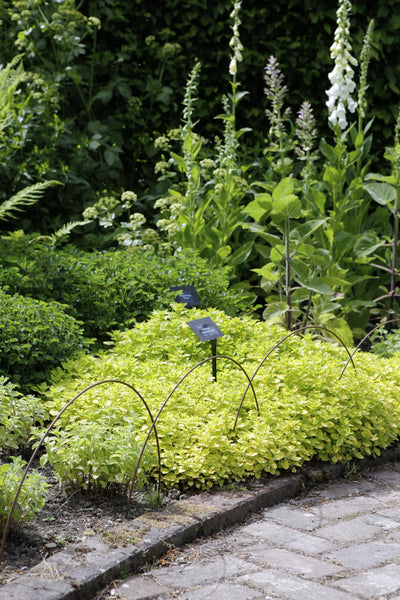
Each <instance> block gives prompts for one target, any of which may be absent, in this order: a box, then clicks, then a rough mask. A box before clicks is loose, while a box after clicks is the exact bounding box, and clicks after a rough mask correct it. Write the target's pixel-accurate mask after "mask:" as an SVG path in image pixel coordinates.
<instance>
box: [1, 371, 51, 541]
mask: <svg viewBox="0 0 400 600" xmlns="http://www.w3.org/2000/svg"><path fill="white" fill-rule="evenodd" d="M42 416H43V409H42V406H41V402H40V400H39V399H38V398H35V397H34V396H23V395H22V394H21V393H20V392H18V391H17V390H16V388H15V386H14V385H13V384H12V383H11V382H9V381H7V379H6V378H5V377H0V454H1V455H3V456H4V459H5V460H6V461H7V462H3V460H2V459H0V531H1V529H2V528H3V526H4V524H5V521H6V519H7V517H8V513H9V511H10V508H11V504H12V502H13V500H14V496H15V493H16V491H17V488H18V485H19V483H20V481H21V479H22V473H23V467H24V465H25V463H24V461H23V460H22V459H21V458H20V457H15V456H11V457H10V456H8V455H9V454H10V452H13V451H18V450H20V449H21V448H23V447H26V446H27V445H28V442H29V438H30V436H31V432H32V428H33V426H34V425H37V423H38V422H41V420H42ZM46 491H47V484H46V482H45V478H44V477H43V476H41V475H40V474H39V473H38V472H37V471H33V472H31V473H30V474H29V475H28V477H27V479H26V482H25V484H24V486H23V488H22V490H21V493H20V495H19V499H18V504H17V506H16V508H15V510H14V512H13V516H12V524H16V523H19V522H20V521H25V522H26V521H29V520H30V519H31V518H32V517H34V516H35V515H36V513H37V512H38V511H39V510H40V509H41V508H42V507H43V504H44V502H45V497H46Z"/></svg>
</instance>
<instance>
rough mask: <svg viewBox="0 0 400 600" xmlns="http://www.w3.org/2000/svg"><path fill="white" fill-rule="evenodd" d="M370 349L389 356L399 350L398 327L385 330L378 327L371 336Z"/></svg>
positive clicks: (399, 330) (375, 352)
mask: <svg viewBox="0 0 400 600" xmlns="http://www.w3.org/2000/svg"><path fill="white" fill-rule="evenodd" d="M371 344H372V346H371V351H372V352H373V353H374V354H378V356H384V357H386V358H389V357H390V356H394V355H395V354H396V353H399V352H400V329H396V330H393V331H385V330H383V329H378V330H377V331H376V332H375V333H373V334H372V336H371Z"/></svg>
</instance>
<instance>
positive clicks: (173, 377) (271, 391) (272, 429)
mask: <svg viewBox="0 0 400 600" xmlns="http://www.w3.org/2000/svg"><path fill="white" fill-rule="evenodd" d="M204 316H211V318H212V319H213V320H214V322H215V323H216V324H217V325H218V326H219V327H220V329H221V330H222V332H223V333H224V336H223V337H221V338H219V340H218V348H217V354H221V355H227V356H232V357H234V358H235V359H236V360H237V361H238V362H240V363H241V364H242V365H243V366H244V367H245V368H246V370H247V372H249V373H250V374H251V373H253V372H255V371H256V369H257V367H258V365H259V364H260V361H261V360H262V359H263V358H264V356H265V355H266V354H267V353H268V351H269V350H270V349H271V348H272V347H273V346H274V345H275V344H276V343H277V342H278V341H279V340H280V339H281V338H282V337H284V335H285V333H286V332H287V330H285V329H283V328H281V327H279V326H277V325H273V324H270V323H266V322H255V321H254V320H252V319H250V318H244V317H242V318H238V317H234V318H230V317H228V316H227V315H225V314H224V313H222V312H220V311H217V310H210V311H204V310H198V309H192V310H190V311H189V310H188V309H186V308H185V307H183V306H181V305H178V304H177V305H176V306H174V307H172V308H171V310H170V311H157V312H155V313H154V315H153V316H152V317H151V318H150V319H149V320H148V321H147V322H145V323H141V324H138V325H137V326H136V327H135V328H134V329H132V330H128V331H125V332H118V333H115V336H114V341H115V344H114V347H113V348H112V350H110V351H109V352H104V353H102V355H101V356H100V357H97V358H95V357H92V356H87V355H86V356H82V357H80V359H79V360H71V361H67V363H66V364H65V365H64V367H65V370H63V371H61V370H58V371H56V372H54V373H53V379H52V385H51V387H50V388H49V389H48V390H47V391H45V390H43V395H44V397H45V398H46V402H45V406H46V409H47V410H48V411H49V415H50V416H54V415H55V414H56V412H58V411H59V410H60V408H61V405H62V403H65V402H66V401H68V400H69V399H70V398H71V397H73V396H74V395H75V394H76V393H77V392H79V391H80V389H82V388H83V387H84V386H85V385H89V384H90V383H91V382H93V381H96V380H101V379H104V378H107V377H111V376H113V377H118V378H119V379H122V380H125V381H128V382H129V383H131V384H132V385H134V386H135V388H136V389H138V390H139V391H140V393H141V394H142V395H143V397H144V398H145V399H146V402H148V404H149V406H150V408H151V410H152V412H153V414H156V413H157V411H158V410H159V408H160V406H161V405H162V403H163V402H164V401H165V399H166V397H167V395H168V394H170V393H171V391H172V390H173V388H174V386H176V384H177V383H178V381H180V379H181V378H182V377H183V375H184V374H185V372H187V371H189V369H190V368H191V367H192V366H193V365H195V364H196V363H197V362H200V361H202V360H204V359H205V358H207V357H209V356H210V348H209V345H208V344H205V343H202V342H200V341H199V340H198V338H197V337H196V336H195V335H194V334H193V332H192V331H191V329H190V327H189V326H188V324H187V321H189V320H192V319H196V318H201V317H204ZM347 358H348V355H347V353H346V352H345V350H344V348H343V347H342V346H340V345H335V344H333V343H326V342H323V341H321V340H319V339H313V337H312V336H311V335H310V334H307V335H304V336H303V337H302V338H300V337H295V336H292V337H291V338H289V339H287V340H286V342H285V343H284V344H281V345H280V346H279V347H278V348H277V349H276V351H275V352H273V353H272V354H271V355H270V357H269V358H268V360H267V361H266V362H265V363H264V365H263V366H262V368H261V369H260V370H259V371H258V373H257V376H256V377H255V379H254V381H253V384H254V386H255V389H256V392H257V398H258V402H259V406H260V415H259V416H258V414H257V410H256V408H255V404H254V398H253V397H252V395H251V394H248V395H247V396H246V398H245V400H244V403H243V407H242V410H241V411H240V415H239V420H238V423H237V426H236V429H235V430H233V424H234V421H235V415H236V412H237V409H238V406H239V403H240V401H241V398H242V395H243V393H244V390H245V389H246V386H247V385H248V381H247V380H246V377H245V376H244V375H243V373H242V372H241V370H240V369H238V368H237V366H236V365H235V364H234V363H232V362H231V361H226V360H225V361H224V360H223V359H219V360H218V380H217V382H215V381H214V380H213V377H212V373H211V367H210V363H209V362H206V363H204V364H203V365H202V366H201V367H199V368H197V369H196V370H195V371H193V372H192V373H191V375H189V376H188V377H186V378H185V379H184V381H183V382H182V383H181V385H179V386H178V388H177V389H176V390H175V392H174V393H173V394H172V395H171V397H170V399H169V401H168V403H167V405H166V406H165V408H164V410H163V412H162V413H161V414H160V417H159V420H158V422H157V432H158V435H159V439H160V446H161V473H162V482H163V484H164V485H165V486H166V487H177V486H181V487H184V488H185V487H189V488H190V487H196V488H200V489H207V488H210V487H212V486H215V485H221V484H223V483H225V482H228V481H240V480H243V479H245V478H246V477H249V476H253V477H254V476H255V477H261V476H263V475H266V474H274V475H275V474H278V473H280V472H281V471H283V470H296V469H297V468H299V467H300V466H301V465H302V464H304V463H305V462H307V461H309V460H310V459H312V458H316V459H319V460H324V461H329V462H339V461H341V462H348V461H350V460H351V459H353V458H356V457H358V458H360V457H363V456H368V455H377V454H379V452H380V450H381V449H382V448H385V447H387V446H388V445H389V444H391V443H392V442H393V441H394V440H396V439H397V437H398V435H399V431H400V429H399V425H398V423H399V422H400V420H399V417H400V401H399V397H398V385H399V380H400V374H399V373H400V369H399V368H398V361H399V359H398V358H393V359H390V360H387V359H380V358H378V357H376V356H372V355H369V354H368V355H367V354H358V355H357V360H356V367H357V371H356V372H354V371H353V370H350V369H347V370H346V372H345V374H344V376H343V377H342V378H341V379H340V380H339V375H340V372H341V369H342V367H343V365H344V364H345V362H346V360H347ZM78 372H79V374H80V375H79V377H77V376H76V373H78ZM134 410H135V419H134V422H132V421H130V420H129V416H128V415H129V414H130V411H132V398H131V397H130V396H129V394H127V393H126V392H125V391H118V394H116V391H115V389H113V388H111V387H110V388H107V389H102V390H101V394H100V393H99V390H96V389H94V390H93V393H92V394H90V395H85V396H84V397H82V402H80V401H79V402H77V403H75V404H74V405H73V407H71V412H70V413H69V415H67V414H66V413H65V414H64V415H63V416H62V418H61V420H60V428H59V430H58V431H57V432H56V434H55V435H53V436H52V437H50V439H49V443H48V448H49V450H48V459H49V461H50V462H51V463H52V464H53V466H54V468H55V471H56V473H58V476H59V478H60V480H61V481H64V482H70V481H76V478H77V477H76V474H77V473H79V474H80V478H81V480H84V481H88V478H89V476H90V477H91V473H92V471H93V469H94V470H95V471H96V469H97V470H99V471H100V470H101V469H102V470H103V476H104V478H105V479H104V481H105V480H106V479H107V477H109V481H114V482H115V481H118V480H121V478H122V477H123V478H125V479H124V480H125V481H126V480H127V479H129V478H130V477H132V468H133V460H132V461H131V462H129V464H128V462H125V463H124V462H123V461H120V462H121V464H122V470H123V472H120V473H119V474H118V469H116V470H113V469H114V466H113V465H114V463H115V459H114V455H115V453H116V452H117V453H121V452H122V453H125V452H128V450H129V448H130V444H131V443H132V441H134V443H135V444H137V445H138V447H140V446H141V445H142V444H143V440H144V439H145V437H146V434H147V432H148V431H149V428H150V424H149V422H148V417H147V416H146V415H145V414H144V412H142V409H141V407H137V408H136V407H135V409H134ZM88 415H90V424H89V420H88ZM82 424H83V425H84V429H85V428H87V427H89V428H90V430H91V439H94V440H97V439H100V438H101V436H102V432H103V431H104V427H105V426H106V424H110V426H111V425H112V429H113V431H114V429H115V428H117V429H118V434H117V438H118V439H116V440H115V442H112V441H110V443H109V441H108V440H106V441H105V443H104V444H100V445H98V444H97V441H96V443H95V446H96V447H97V448H98V451H97V453H95V452H92V449H88V448H87V449H86V450H85V451H84V452H81V450H80V449H81V448H82V447H83V446H84V444H85V442H84V439H85V438H86V439H87V437H88V436H87V435H85V434H81V431H82ZM124 428H126V431H124ZM152 443H153V442H152V440H151V439H150V440H149V446H150V448H151V445H152ZM59 452H60V453H61V455H62V458H61V455H60V454H59ZM88 453H89V454H90V460H89V461H88V456H89V454H88ZM118 460H120V457H119V456H118ZM142 468H143V471H144V472H146V473H147V477H148V478H150V480H151V479H152V477H153V476H154V477H155V474H156V464H155V462H154V461H153V462H152V460H151V455H150V462H147V463H146V462H144V463H143V465H142ZM95 471H93V472H95ZM118 478H119V479H118ZM101 485H103V484H101Z"/></svg>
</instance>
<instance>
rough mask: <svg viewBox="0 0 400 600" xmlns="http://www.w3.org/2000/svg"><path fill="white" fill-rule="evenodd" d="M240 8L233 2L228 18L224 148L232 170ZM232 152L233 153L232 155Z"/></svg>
mask: <svg viewBox="0 0 400 600" xmlns="http://www.w3.org/2000/svg"><path fill="white" fill-rule="evenodd" d="M241 6H242V2H241V0H239V1H236V2H234V4H233V9H232V12H231V13H230V15H229V16H230V18H231V19H233V24H232V34H233V35H232V37H231V39H230V42H229V46H230V48H231V50H232V56H231V60H230V63H229V74H230V75H231V88H232V103H231V110H230V114H229V112H228V107H227V106H226V105H225V106H224V108H225V115H226V116H225V119H226V123H225V146H227V145H228V146H230V149H229V148H226V153H227V154H228V155H229V156H230V163H231V164H230V165H228V169H233V168H234V166H235V163H236V160H235V156H236V147H237V140H236V105H237V103H238V101H239V99H240V96H239V95H238V92H237V91H238V87H239V84H238V81H237V68H238V63H239V62H241V61H242V60H243V56H242V50H243V46H242V43H241V41H240V37H239V26H240V24H241V21H240V18H239V14H240V9H241ZM232 150H233V153H232Z"/></svg>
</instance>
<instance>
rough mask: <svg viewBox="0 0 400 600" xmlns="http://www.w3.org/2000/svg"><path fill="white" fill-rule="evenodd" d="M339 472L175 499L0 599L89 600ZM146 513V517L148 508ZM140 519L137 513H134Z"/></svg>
mask: <svg viewBox="0 0 400 600" xmlns="http://www.w3.org/2000/svg"><path fill="white" fill-rule="evenodd" d="M392 461H400V448H390V449H388V450H385V451H383V452H382V453H381V455H380V456H379V457H377V458H375V459H362V460H359V461H354V463H353V464H356V465H358V467H359V469H360V470H366V469H371V468H374V467H376V466H378V465H379V464H382V463H384V462H392ZM344 474H345V467H344V466H343V465H340V464H339V465H329V464H327V465H322V466H320V467H314V468H311V467H309V468H305V469H304V471H303V472H302V473H301V474H300V475H293V476H289V477H284V476H282V477H278V478H276V479H274V480H271V481H270V482H268V483H266V484H265V485H264V486H261V487H260V488H258V489H256V490H253V491H243V490H241V491H234V492H231V491H229V492H220V493H218V492H217V493H210V492H204V493H203V494H199V495H198V496H196V497H195V499H194V501H191V500H178V501H176V502H175V503H172V505H170V506H168V507H167V508H166V509H165V510H163V511H162V512H161V513H160V512H158V513H154V515H155V520H154V523H153V524H152V525H150V526H149V527H148V529H147V531H146V533H145V536H144V537H143V538H142V539H141V540H140V541H139V542H138V543H137V544H135V545H133V544H131V545H128V546H125V547H122V548H113V547H111V546H110V545H109V544H107V543H105V542H104V541H103V540H101V539H100V538H98V537H96V536H93V537H91V538H88V540H87V541H85V542H80V543H79V544H75V545H71V546H69V547H68V548H67V549H65V550H61V551H60V552H56V553H55V554H53V556H51V557H50V558H48V559H47V560H44V561H42V562H41V563H39V564H38V565H36V566H35V567H33V568H32V569H30V570H29V571H27V573H26V574H24V575H23V576H21V577H18V578H17V579H15V580H13V581H11V582H10V583H7V584H5V585H4V586H2V587H0V600H36V599H37V598H40V600H88V599H89V598H92V597H93V596H94V595H95V594H96V592H97V591H99V590H101V589H102V588H104V587H105V586H106V585H107V584H109V583H111V582H112V581H113V580H114V579H117V578H119V577H122V576H125V575H127V574H130V575H132V574H135V573H137V572H139V571H140V569H141V568H142V567H144V566H145V565H146V564H148V563H150V562H152V561H154V560H156V559H158V558H160V557H161V556H163V555H164V554H165V553H166V552H167V551H168V550H169V549H170V548H171V547H181V546H183V545H184V544H187V543H189V542H192V541H193V540H195V539H196V538H199V537H204V536H210V535H212V534H214V533H217V532H218V531H221V530H222V529H224V528H226V527H229V526H231V525H235V524H237V523H239V522H241V521H243V520H244V519H245V518H246V517H247V516H249V515H250V514H252V513H255V512H257V511H259V510H261V509H263V508H266V507H268V506H273V505H275V504H279V503H280V502H283V501H285V500H288V499H290V498H292V497H294V496H295V495H297V494H298V493H299V492H300V491H302V490H304V489H306V488H310V487H312V486H313V485H317V484H318V483H322V482H326V481H332V480H335V479H338V478H340V477H341V476H343V475H344ZM175 509H177V510H175ZM197 509H198V510H197ZM182 513H183V514H184V515H185V516H184V517H182ZM160 514H162V515H163V516H165V517H166V518H165V519H164V521H161V522H160V523H159V524H158V523H157V518H156V517H157V515H160ZM146 517H148V518H149V514H147V515H146ZM150 517H151V515H150ZM139 520H140V517H138V518H137V519H135V521H137V522H139ZM139 527H140V525H139Z"/></svg>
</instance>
